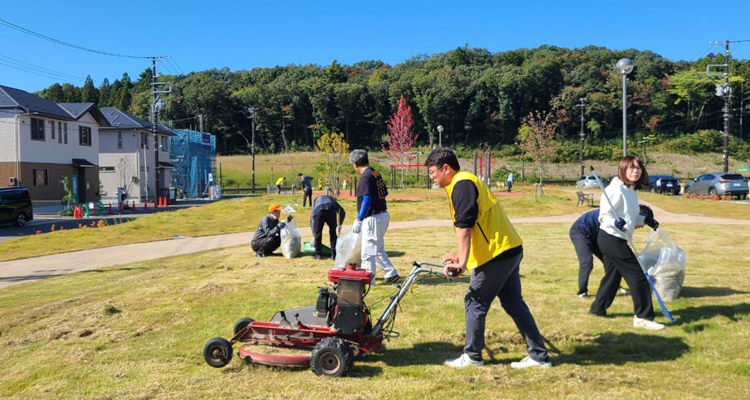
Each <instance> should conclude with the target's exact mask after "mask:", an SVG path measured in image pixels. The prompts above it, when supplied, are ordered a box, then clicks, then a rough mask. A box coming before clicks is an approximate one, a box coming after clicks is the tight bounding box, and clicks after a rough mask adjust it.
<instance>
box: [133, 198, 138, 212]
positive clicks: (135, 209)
mask: <svg viewBox="0 0 750 400" xmlns="http://www.w3.org/2000/svg"><path fill="white" fill-rule="evenodd" d="M133 211H138V209H137V208H135V200H133Z"/></svg>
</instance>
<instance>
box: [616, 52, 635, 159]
mask: <svg viewBox="0 0 750 400" xmlns="http://www.w3.org/2000/svg"><path fill="white" fill-rule="evenodd" d="M615 68H616V69H617V72H619V73H620V74H622V156H623V157H625V156H626V155H627V154H628V74H629V73H631V72H633V61H632V60H631V59H629V58H623V59H621V60H620V61H618V62H617V64H616V65H615Z"/></svg>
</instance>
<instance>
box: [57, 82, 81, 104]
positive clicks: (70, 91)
mask: <svg viewBox="0 0 750 400" xmlns="http://www.w3.org/2000/svg"><path fill="white" fill-rule="evenodd" d="M62 90H63V101H64V102H65V103H80V102H81V89H79V88H77V87H75V86H73V85H71V84H70V83H64V84H63V86H62Z"/></svg>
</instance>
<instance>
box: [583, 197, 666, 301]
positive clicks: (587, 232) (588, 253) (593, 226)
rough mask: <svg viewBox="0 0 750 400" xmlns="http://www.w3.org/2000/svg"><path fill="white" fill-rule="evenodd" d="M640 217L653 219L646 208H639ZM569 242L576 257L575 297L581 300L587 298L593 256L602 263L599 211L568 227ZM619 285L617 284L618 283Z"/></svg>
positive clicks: (587, 214)
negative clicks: (599, 241) (576, 279)
mask: <svg viewBox="0 0 750 400" xmlns="http://www.w3.org/2000/svg"><path fill="white" fill-rule="evenodd" d="M639 207H640V212H639V214H640V215H643V216H644V217H646V218H649V217H650V218H653V217H654V213H653V211H651V208H649V207H648V206H643V205H642V206H639ZM641 227H643V225H636V226H635V228H636V229H638V228H641ZM569 236H570V241H571V242H573V247H574V248H575V250H576V256H578V293H576V295H577V296H578V297H580V298H582V299H585V298H587V297H588V296H589V294H588V292H589V275H591V271H592V270H593V269H594V256H596V258H598V259H599V261H602V260H603V259H602V251H601V250H599V244H597V237H598V236H599V209H596V210H591V211H589V212H586V213H584V214H583V215H581V217H580V218H578V219H577V220H576V221H575V222H574V223H573V225H571V227H570V232H569ZM602 262H603V261H602ZM618 285H619V283H618ZM620 292H621V293H629V292H628V291H627V290H625V289H623V288H622V287H621V288H620Z"/></svg>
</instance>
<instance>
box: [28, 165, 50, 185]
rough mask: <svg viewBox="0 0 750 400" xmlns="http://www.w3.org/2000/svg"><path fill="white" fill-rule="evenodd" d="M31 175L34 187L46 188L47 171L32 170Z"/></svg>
mask: <svg viewBox="0 0 750 400" xmlns="http://www.w3.org/2000/svg"><path fill="white" fill-rule="evenodd" d="M31 174H32V175H33V177H34V179H33V180H34V182H33V183H34V186H47V170H46V169H32V170H31Z"/></svg>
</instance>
